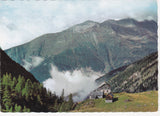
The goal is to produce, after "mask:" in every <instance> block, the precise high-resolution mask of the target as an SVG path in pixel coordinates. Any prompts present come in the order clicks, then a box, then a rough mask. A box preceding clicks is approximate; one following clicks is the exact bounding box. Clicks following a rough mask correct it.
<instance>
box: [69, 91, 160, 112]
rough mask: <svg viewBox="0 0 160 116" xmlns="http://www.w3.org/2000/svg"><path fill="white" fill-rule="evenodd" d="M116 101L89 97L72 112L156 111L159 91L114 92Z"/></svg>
mask: <svg viewBox="0 0 160 116" xmlns="http://www.w3.org/2000/svg"><path fill="white" fill-rule="evenodd" d="M114 97H115V99H116V101H114V102H113V103H105V99H103V98H101V99H92V100H90V99H88V100H85V101H83V102H80V103H78V104H77V106H76V107H75V110H73V111H72V112H155V111H157V110H158V91H148V92H141V93H124V92H123V93H114Z"/></svg>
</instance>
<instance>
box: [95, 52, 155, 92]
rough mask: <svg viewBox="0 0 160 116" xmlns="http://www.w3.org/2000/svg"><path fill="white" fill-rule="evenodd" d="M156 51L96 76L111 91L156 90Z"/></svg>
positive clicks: (98, 81)
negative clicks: (106, 84)
mask: <svg viewBox="0 0 160 116" xmlns="http://www.w3.org/2000/svg"><path fill="white" fill-rule="evenodd" d="M157 58H158V53H157V52H156V53H152V54H150V55H149V56H146V57H145V58H143V59H141V60H139V61H136V62H134V63H132V64H130V65H128V66H124V67H120V68H118V69H115V70H114V71H111V72H109V73H107V74H106V75H104V76H102V77H100V78H98V79H97V80H96V82H97V83H101V82H105V81H107V83H108V84H110V85H111V87H112V91H113V92H122V91H126V92H142V91H148V90H158V59H157Z"/></svg>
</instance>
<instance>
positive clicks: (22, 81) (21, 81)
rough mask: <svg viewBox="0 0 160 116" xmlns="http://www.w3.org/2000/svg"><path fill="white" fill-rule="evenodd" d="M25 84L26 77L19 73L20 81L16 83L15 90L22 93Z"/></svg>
mask: <svg viewBox="0 0 160 116" xmlns="http://www.w3.org/2000/svg"><path fill="white" fill-rule="evenodd" d="M24 85H25V79H24V77H21V76H20V75H19V77H18V83H17V84H16V87H15V91H16V92H17V93H21V91H22V89H23V88H24Z"/></svg>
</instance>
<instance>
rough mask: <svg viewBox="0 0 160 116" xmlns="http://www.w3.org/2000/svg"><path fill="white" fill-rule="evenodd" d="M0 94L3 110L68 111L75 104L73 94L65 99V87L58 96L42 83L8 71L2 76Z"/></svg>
mask: <svg viewBox="0 0 160 116" xmlns="http://www.w3.org/2000/svg"><path fill="white" fill-rule="evenodd" d="M0 94H1V99H0V103H1V111H2V112H67V111H70V110H72V109H73V108H74V105H75V104H74V102H73V99H72V94H70V95H69V99H68V100H65V98H64V89H63V91H62V95H61V96H60V97H58V96H57V95H56V94H55V93H52V92H51V91H47V90H46V88H44V87H43V85H42V84H41V83H38V82H32V81H31V80H30V79H27V78H25V77H23V76H21V75H19V76H18V78H16V77H12V75H11V74H8V73H6V74H5V75H3V77H1V78H0Z"/></svg>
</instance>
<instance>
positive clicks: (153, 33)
mask: <svg viewBox="0 0 160 116" xmlns="http://www.w3.org/2000/svg"><path fill="white" fill-rule="evenodd" d="M155 51H157V23H156V22H154V21H143V22H138V21H136V20H134V19H129V18H128V19H122V20H118V21H115V20H107V21H104V22H102V23H97V22H93V21H86V22H84V23H82V24H78V25H75V26H73V27H71V28H69V29H67V30H64V31H62V32H59V33H50V34H45V35H42V36H40V37H38V38H36V39H34V40H33V41H31V42H29V43H26V44H23V45H20V46H17V47H14V48H11V49H8V50H6V51H5V52H6V53H7V54H8V55H9V56H10V57H11V58H12V59H13V60H15V61H16V62H17V63H19V64H21V65H24V66H25V67H27V66H26V65H27V64H29V65H30V67H29V68H27V69H28V70H29V71H30V72H31V73H32V74H33V75H34V76H35V77H36V78H37V79H38V80H39V81H41V82H42V81H44V80H45V79H47V78H49V77H50V75H49V70H50V64H54V65H56V66H57V67H58V69H59V70H74V69H77V68H81V67H91V68H92V69H93V70H95V71H102V72H109V71H111V70H113V69H116V68H118V67H121V66H124V65H127V64H130V63H132V62H134V61H136V60H138V59H141V58H143V57H144V56H146V55H149V54H150V53H152V52H155ZM31 57H39V58H41V59H43V61H42V62H40V63H39V64H38V65H36V66H35V65H33V64H32V62H33V61H32V60H33V59H32V58H31Z"/></svg>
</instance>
